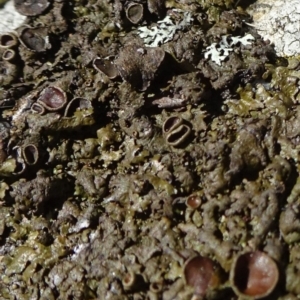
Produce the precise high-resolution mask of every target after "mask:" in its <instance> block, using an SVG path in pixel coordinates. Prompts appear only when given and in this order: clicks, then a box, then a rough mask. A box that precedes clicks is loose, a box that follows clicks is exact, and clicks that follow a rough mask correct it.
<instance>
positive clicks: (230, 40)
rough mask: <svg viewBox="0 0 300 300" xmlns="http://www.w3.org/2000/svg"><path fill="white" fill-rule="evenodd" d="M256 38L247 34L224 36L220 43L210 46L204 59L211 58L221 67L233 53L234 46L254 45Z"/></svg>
mask: <svg viewBox="0 0 300 300" xmlns="http://www.w3.org/2000/svg"><path fill="white" fill-rule="evenodd" d="M253 40H254V37H253V36H252V35H251V34H246V35H245V36H243V37H241V36H227V35H226V36H222V37H221V41H220V42H219V43H213V44H211V45H210V46H208V47H207V48H206V49H205V50H206V51H205V52H204V58H206V59H208V58H211V60H212V61H213V62H215V63H216V64H218V65H221V63H222V61H224V60H225V59H226V57H228V55H229V53H230V52H231V51H233V48H232V47H233V46H235V45H237V44H239V43H240V44H242V45H244V46H248V45H251V44H252V41H253Z"/></svg>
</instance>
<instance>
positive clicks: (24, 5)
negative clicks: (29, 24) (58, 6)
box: [15, 0, 50, 16]
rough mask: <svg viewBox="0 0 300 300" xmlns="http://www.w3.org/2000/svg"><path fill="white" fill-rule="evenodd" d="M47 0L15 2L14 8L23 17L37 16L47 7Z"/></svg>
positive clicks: (20, 0)
mask: <svg viewBox="0 0 300 300" xmlns="http://www.w3.org/2000/svg"><path fill="white" fill-rule="evenodd" d="M49 4H50V3H49V2H48V1H47V0H15V8H16V10H17V12H18V13H20V14H21V15H23V16H37V15H40V14H41V13H43V12H44V11H45V10H46V9H47V7H48V6H49Z"/></svg>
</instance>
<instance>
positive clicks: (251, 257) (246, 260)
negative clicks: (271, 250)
mask: <svg viewBox="0 0 300 300" xmlns="http://www.w3.org/2000/svg"><path fill="white" fill-rule="evenodd" d="M278 279H279V271H278V267H277V265H276V263H275V261H274V260H273V259H272V258H271V257H270V256H268V255H267V254H266V253H264V252H261V251H254V252H248V253H244V254H240V255H238V256H237V258H236V259H235V261H234V263H233V264H232V267H231V271H230V280H231V284H232V287H233V289H234V291H235V293H236V294H237V295H238V296H243V297H248V298H249V299H261V298H264V297H266V296H268V295H270V293H272V291H273V290H274V288H275V286H276V285H277V282H278Z"/></svg>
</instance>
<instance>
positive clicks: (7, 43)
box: [0, 33, 18, 49]
mask: <svg viewBox="0 0 300 300" xmlns="http://www.w3.org/2000/svg"><path fill="white" fill-rule="evenodd" d="M17 45H18V38H17V36H16V35H15V34H13V33H4V34H2V35H1V36H0V48H3V49H8V48H12V47H15V46H17Z"/></svg>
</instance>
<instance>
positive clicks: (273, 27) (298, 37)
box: [250, 0, 300, 56]
mask: <svg viewBox="0 0 300 300" xmlns="http://www.w3.org/2000/svg"><path fill="white" fill-rule="evenodd" d="M250 13H251V14H252V15H253V20H254V23H253V25H254V26H255V27H256V28H257V30H258V32H259V34H260V35H261V36H262V37H263V38H264V39H265V40H270V41H271V42H272V43H274V45H275V50H276V52H277V54H278V55H280V56H296V55H300V0H289V1H286V0H273V1H271V2H270V1H269V0H258V1H257V2H256V3H255V5H254V10H253V12H250Z"/></svg>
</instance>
